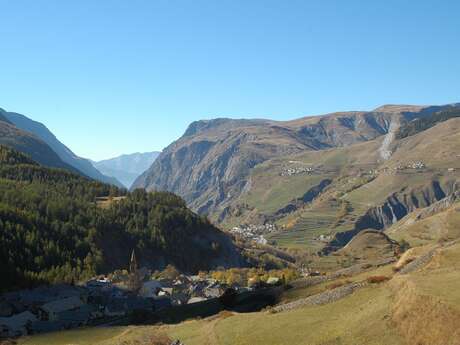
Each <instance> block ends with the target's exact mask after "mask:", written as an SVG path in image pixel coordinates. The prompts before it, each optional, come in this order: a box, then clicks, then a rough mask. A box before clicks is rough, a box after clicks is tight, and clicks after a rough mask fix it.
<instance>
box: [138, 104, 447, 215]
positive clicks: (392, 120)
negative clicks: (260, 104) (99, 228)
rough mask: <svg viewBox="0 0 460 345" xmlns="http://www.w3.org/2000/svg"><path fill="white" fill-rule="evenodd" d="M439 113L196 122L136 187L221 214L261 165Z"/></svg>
mask: <svg viewBox="0 0 460 345" xmlns="http://www.w3.org/2000/svg"><path fill="white" fill-rule="evenodd" d="M436 109H438V108H436V107H434V108H433V107H417V106H385V107H381V108H378V109H376V110H375V111H371V112H344V113H334V114H328V115H324V116H315V117H305V118H301V119H298V120H293V121H285V122H277V121H270V120H232V119H215V120H209V121H198V122H194V123H192V124H191V125H190V127H189V128H188V129H187V131H186V132H185V134H184V135H183V136H182V137H181V138H180V139H178V140H177V141H176V142H174V143H173V144H171V145H170V146H168V147H167V148H166V149H165V150H164V151H163V152H162V154H161V155H160V156H159V157H158V159H157V160H156V161H155V162H154V163H153V165H152V167H151V168H150V169H149V170H147V171H146V172H145V173H144V174H143V175H141V176H140V177H139V178H138V179H137V180H136V181H135V182H134V184H133V187H132V188H146V189H147V190H168V191H173V192H174V193H177V194H179V195H181V196H182V197H183V198H184V199H185V200H186V201H187V203H188V204H189V205H190V206H191V207H192V208H193V209H194V210H196V211H198V212H200V213H209V214H211V215H216V214H220V213H221V212H224V211H225V209H226V207H228V206H230V205H232V203H234V202H235V200H237V199H238V198H239V197H240V196H241V195H242V193H243V192H244V191H247V190H248V189H250V188H251V181H250V180H249V179H248V177H249V175H250V173H251V171H252V170H253V168H254V167H255V166H257V165H258V164H260V163H262V162H265V161H268V160H271V159H274V158H277V157H285V156H287V155H292V154H296V153H301V152H306V151H318V150H325V149H333V148H337V147H346V146H349V145H352V144H356V143H360V142H366V141H369V140H373V139H375V138H377V137H380V136H382V135H384V134H387V133H388V132H389V130H391V131H393V130H394V129H396V128H397V125H398V124H399V123H404V122H407V121H410V120H411V119H413V118H416V117H421V116H426V115H427V114H430V113H432V112H433V111H435V110H436ZM392 124H393V125H392ZM391 126H393V127H391Z"/></svg>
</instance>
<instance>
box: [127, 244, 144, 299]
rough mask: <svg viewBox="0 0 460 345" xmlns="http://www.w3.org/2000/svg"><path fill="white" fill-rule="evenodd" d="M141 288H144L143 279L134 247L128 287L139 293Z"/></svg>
mask: <svg viewBox="0 0 460 345" xmlns="http://www.w3.org/2000/svg"><path fill="white" fill-rule="evenodd" d="M141 288H142V281H141V278H140V275H139V271H138V269H137V260H136V254H135V252H134V249H133V252H132V253H131V260H130V262H129V279H128V289H129V290H130V291H131V292H133V293H135V294H137V293H138V292H139V290H140V289H141Z"/></svg>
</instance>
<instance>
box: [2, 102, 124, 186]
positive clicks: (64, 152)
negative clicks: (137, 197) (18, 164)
mask: <svg viewBox="0 0 460 345" xmlns="http://www.w3.org/2000/svg"><path fill="white" fill-rule="evenodd" d="M2 115H3V116H4V117H5V118H7V119H8V120H9V122H11V123H13V124H14V125H15V126H16V127H18V128H19V129H21V130H23V131H26V132H30V133H33V134H35V136H37V137H38V138H40V139H41V140H43V141H44V142H45V143H46V144H47V145H48V146H49V147H51V149H52V150H53V151H54V152H56V154H57V155H58V156H59V158H60V159H61V160H62V161H64V162H65V163H67V164H68V165H70V166H72V167H74V168H75V169H77V170H79V171H81V172H82V173H83V174H85V175H86V176H88V177H91V178H93V179H96V180H99V181H102V182H105V183H110V184H114V185H117V186H119V187H122V185H121V183H120V182H118V181H117V180H116V179H114V178H110V177H107V176H104V175H103V174H101V173H100V172H99V171H98V170H97V169H96V168H94V166H93V165H92V164H91V162H90V161H89V160H87V159H84V158H81V157H78V156H77V155H75V154H74V153H73V152H72V151H71V150H70V149H69V148H68V147H66V146H65V145H64V144H63V143H61V142H60V141H59V140H58V139H57V138H56V137H55V136H54V134H53V133H51V132H50V130H49V129H48V128H46V126H45V125H43V124H42V123H40V122H37V121H33V120H31V119H29V118H27V117H26V116H24V115H21V114H17V113H12V112H6V111H2Z"/></svg>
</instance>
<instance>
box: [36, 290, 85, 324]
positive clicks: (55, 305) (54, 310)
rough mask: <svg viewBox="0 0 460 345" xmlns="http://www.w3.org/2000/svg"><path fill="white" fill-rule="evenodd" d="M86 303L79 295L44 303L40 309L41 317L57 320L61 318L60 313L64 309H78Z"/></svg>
mask: <svg viewBox="0 0 460 345" xmlns="http://www.w3.org/2000/svg"><path fill="white" fill-rule="evenodd" d="M83 305H84V304H83V302H82V300H81V299H80V298H79V297H77V296H74V297H67V298H64V299H59V300H56V301H53V302H49V303H46V304H44V305H42V306H41V307H40V309H39V314H40V319H42V320H49V321H56V320H59V314H60V313H62V312H64V311H69V310H76V309H78V308H80V307H82V306H83Z"/></svg>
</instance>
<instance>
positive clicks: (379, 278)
mask: <svg viewBox="0 0 460 345" xmlns="http://www.w3.org/2000/svg"><path fill="white" fill-rule="evenodd" d="M390 279H391V278H390V277H387V276H372V277H369V278H367V282H368V283H370V284H380V283H383V282H386V281H388V280H390Z"/></svg>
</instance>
